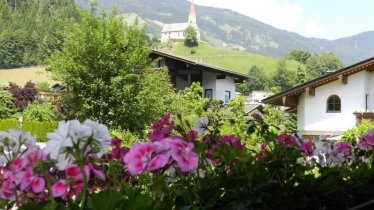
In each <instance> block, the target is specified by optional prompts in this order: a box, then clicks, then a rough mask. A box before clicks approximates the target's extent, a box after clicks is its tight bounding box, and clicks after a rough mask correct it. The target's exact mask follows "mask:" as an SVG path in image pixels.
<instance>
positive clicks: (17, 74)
mask: <svg viewBox="0 0 374 210" xmlns="http://www.w3.org/2000/svg"><path fill="white" fill-rule="evenodd" d="M45 68H46V67H42V66H37V67H22V68H16V69H0V86H1V84H3V85H8V84H9V82H14V83H16V84H17V85H19V86H23V85H25V84H26V83H27V82H28V81H30V80H31V82H33V83H37V82H48V84H50V85H51V84H53V83H56V82H57V81H55V80H53V79H52V75H51V73H50V72H47V71H46V70H45Z"/></svg>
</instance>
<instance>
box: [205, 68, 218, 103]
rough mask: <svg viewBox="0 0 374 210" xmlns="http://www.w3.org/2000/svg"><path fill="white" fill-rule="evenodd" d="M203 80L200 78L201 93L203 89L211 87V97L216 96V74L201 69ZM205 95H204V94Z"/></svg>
mask: <svg viewBox="0 0 374 210" xmlns="http://www.w3.org/2000/svg"><path fill="white" fill-rule="evenodd" d="M202 74H203V80H202V83H203V84H202V86H203V88H204V91H203V93H204V94H205V89H212V91H213V98H215V97H216V80H217V79H216V74H215V73H211V72H206V71H203V72H202ZM204 97H205V95H204Z"/></svg>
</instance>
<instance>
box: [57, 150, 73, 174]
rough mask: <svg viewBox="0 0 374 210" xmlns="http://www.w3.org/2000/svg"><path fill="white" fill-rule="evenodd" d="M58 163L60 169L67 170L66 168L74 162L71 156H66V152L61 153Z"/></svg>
mask: <svg viewBox="0 0 374 210" xmlns="http://www.w3.org/2000/svg"><path fill="white" fill-rule="evenodd" d="M56 160H57V163H56V166H57V168H58V170H61V171H63V170H65V168H66V167H67V166H68V165H69V164H70V163H72V162H73V158H72V157H70V156H66V154H59V155H58V156H57V158H56Z"/></svg>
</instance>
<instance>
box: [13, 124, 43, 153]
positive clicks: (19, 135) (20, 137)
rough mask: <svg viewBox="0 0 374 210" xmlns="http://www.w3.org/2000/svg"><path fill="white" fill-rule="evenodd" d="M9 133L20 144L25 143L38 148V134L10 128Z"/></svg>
mask: <svg viewBox="0 0 374 210" xmlns="http://www.w3.org/2000/svg"><path fill="white" fill-rule="evenodd" d="M9 135H10V137H11V138H12V140H13V141H14V142H18V146H22V145H23V146H25V147H27V148H38V146H37V145H36V136H32V135H31V133H30V132H23V131H21V130H14V129H9ZM18 149H19V148H17V151H18ZM25 149H26V148H25Z"/></svg>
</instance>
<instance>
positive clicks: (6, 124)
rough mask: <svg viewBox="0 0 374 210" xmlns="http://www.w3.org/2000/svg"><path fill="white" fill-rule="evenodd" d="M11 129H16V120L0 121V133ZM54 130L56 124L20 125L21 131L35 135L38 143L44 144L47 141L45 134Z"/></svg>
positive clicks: (26, 122) (35, 122)
mask: <svg viewBox="0 0 374 210" xmlns="http://www.w3.org/2000/svg"><path fill="white" fill-rule="evenodd" d="M11 128H18V120H15V119H3V120H0V131H7V130H8V129H11ZM56 128H57V122H38V121H24V122H23V123H22V130H24V131H30V132H31V133H32V134H33V135H36V136H37V137H38V140H37V141H39V142H45V141H46V140H47V133H49V132H53V131H54V130H56Z"/></svg>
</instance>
